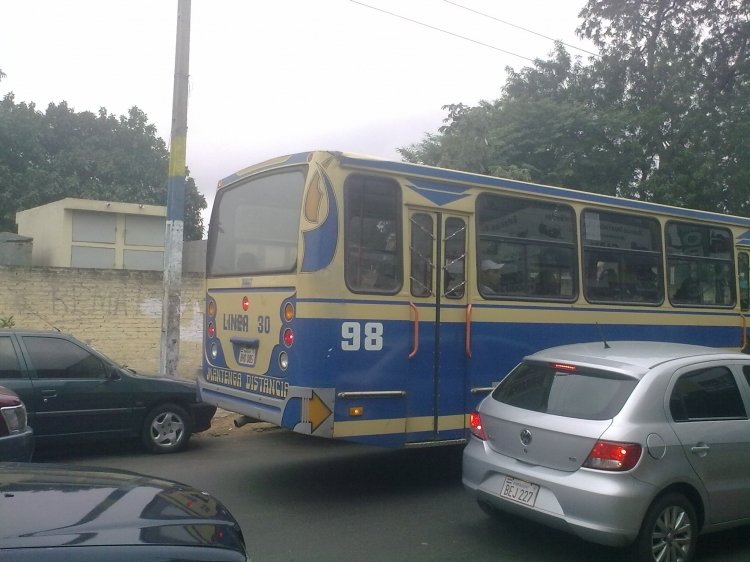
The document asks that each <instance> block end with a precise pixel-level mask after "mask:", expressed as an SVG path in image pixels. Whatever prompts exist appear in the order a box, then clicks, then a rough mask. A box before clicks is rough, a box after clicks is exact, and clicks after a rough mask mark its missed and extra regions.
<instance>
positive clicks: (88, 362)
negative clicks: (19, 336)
mask: <svg viewBox="0 0 750 562" xmlns="http://www.w3.org/2000/svg"><path fill="white" fill-rule="evenodd" d="M23 342H24V344H25V345H26V349H27V350H28V352H29V355H30V359H31V364H32V366H33V368H34V370H35V371H36V376H37V377H38V378H40V379H103V378H105V377H106V375H107V370H106V368H105V366H104V363H103V362H102V360H101V359H99V358H98V357H96V356H95V355H92V354H91V353H89V352H88V351H86V350H85V349H83V348H82V347H79V346H78V345H76V344H74V343H73V342H70V341H68V340H64V339H60V338H45V337H38V336H25V337H24V338H23Z"/></svg>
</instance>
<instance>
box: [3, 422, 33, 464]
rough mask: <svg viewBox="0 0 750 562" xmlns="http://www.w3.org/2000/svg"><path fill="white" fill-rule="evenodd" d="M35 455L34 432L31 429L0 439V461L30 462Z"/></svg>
mask: <svg viewBox="0 0 750 562" xmlns="http://www.w3.org/2000/svg"><path fill="white" fill-rule="evenodd" d="M33 454H34V432H33V431H32V429H31V428H30V427H27V428H26V430H25V431H22V432H20V433H13V434H11V435H6V436H4V437H0V461H7V462H29V461H30V460H31V457H32V455H33Z"/></svg>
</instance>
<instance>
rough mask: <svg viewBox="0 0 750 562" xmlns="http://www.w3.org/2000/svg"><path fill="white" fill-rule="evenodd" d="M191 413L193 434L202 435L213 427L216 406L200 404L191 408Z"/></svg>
mask: <svg viewBox="0 0 750 562" xmlns="http://www.w3.org/2000/svg"><path fill="white" fill-rule="evenodd" d="M190 413H191V414H192V416H193V433H200V432H201V431H206V430H207V429H208V428H209V427H211V419H212V418H213V417H214V414H215V413H216V406H214V405H213V404H206V403H205V402H198V403H197V404H192V405H191V406H190Z"/></svg>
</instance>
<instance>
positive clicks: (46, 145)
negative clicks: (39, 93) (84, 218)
mask: <svg viewBox="0 0 750 562" xmlns="http://www.w3.org/2000/svg"><path fill="white" fill-rule="evenodd" d="M168 165H169V152H168V151H167V148H166V145H165V143H164V141H163V140H162V139H161V138H159V137H157V135H156V128H155V127H154V125H152V124H149V122H148V118H147V116H146V114H145V113H143V112H142V111H141V110H140V109H138V108H137V107H133V108H131V109H130V111H129V112H128V115H122V116H120V117H115V116H114V115H111V114H109V113H108V112H107V110H106V109H104V108H102V109H100V110H99V113H98V115H95V114H94V113H91V112H88V111H85V112H81V113H76V112H75V111H73V110H72V109H71V108H69V107H68V105H67V103H66V102H61V103H60V104H58V105H55V104H50V105H49V106H48V108H47V110H46V112H44V113H42V112H40V111H38V110H37V108H36V106H35V105H34V104H33V103H29V104H26V103H16V102H15V99H14V96H13V94H12V93H11V94H7V95H6V96H5V97H4V98H3V99H2V101H0V186H2V189H0V231H15V214H16V212H18V211H20V210H23V209H28V208H32V207H36V206H39V205H44V204H46V203H50V202H53V201H57V200H59V199H62V198H65V197H76V198H82V199H99V200H107V201H121V202H126V203H143V204H152V205H164V204H165V202H166V199H167V197H166V194H167V170H168ZM185 173H186V175H189V171H188V170H186V171H185ZM185 201H186V203H185V223H184V237H185V239H186V240H200V239H201V238H202V236H203V220H202V217H201V210H203V209H205V208H206V207H207V204H206V200H205V198H204V197H203V195H201V194H200V193H199V192H198V189H197V187H196V185H195V181H194V179H193V178H191V177H187V182H186V194H185Z"/></svg>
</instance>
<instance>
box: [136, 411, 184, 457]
mask: <svg viewBox="0 0 750 562" xmlns="http://www.w3.org/2000/svg"><path fill="white" fill-rule="evenodd" d="M141 437H142V439H143V444H144V445H145V446H146V448H147V449H148V450H149V451H151V452H152V453H175V452H177V451H181V450H182V449H184V448H185V446H186V445H187V442H188V440H189V439H190V417H189V416H188V414H187V412H186V411H185V410H184V409H183V408H181V407H180V406H178V405H177V404H161V405H159V406H157V407H156V408H154V409H153V410H151V411H150V412H149V413H148V415H146V418H145V419H144V420H143V430H142V432H141Z"/></svg>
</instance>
